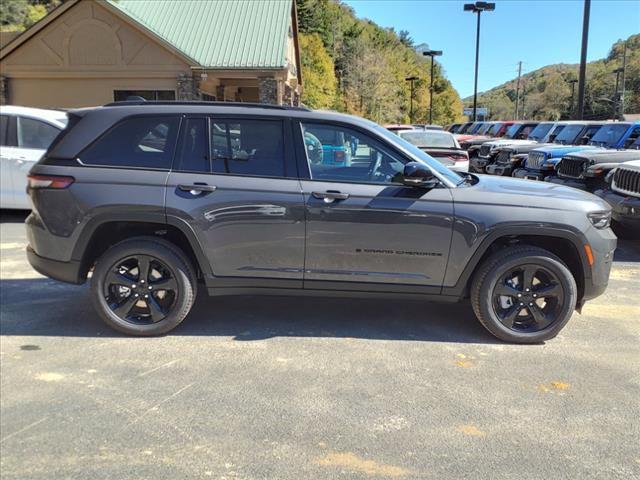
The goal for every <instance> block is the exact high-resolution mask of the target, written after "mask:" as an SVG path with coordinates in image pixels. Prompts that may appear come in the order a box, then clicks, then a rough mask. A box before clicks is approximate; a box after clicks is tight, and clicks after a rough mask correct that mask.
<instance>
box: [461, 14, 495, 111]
mask: <svg viewBox="0 0 640 480" xmlns="http://www.w3.org/2000/svg"><path fill="white" fill-rule="evenodd" d="M495 9H496V4H495V3H489V2H476V3H465V4H464V11H465V12H473V13H476V14H478V26H477V27H476V75H475V80H474V82H473V121H474V122H475V121H476V120H477V116H478V56H479V54H480V14H481V13H482V12H485V11H486V12H492V11H493V10H495Z"/></svg>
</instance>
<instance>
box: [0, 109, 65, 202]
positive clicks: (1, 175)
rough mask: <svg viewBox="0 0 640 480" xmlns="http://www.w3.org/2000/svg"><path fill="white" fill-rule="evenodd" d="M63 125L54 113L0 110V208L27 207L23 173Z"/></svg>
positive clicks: (59, 114)
mask: <svg viewBox="0 0 640 480" xmlns="http://www.w3.org/2000/svg"><path fill="white" fill-rule="evenodd" d="M66 125H67V116H66V114H65V113H64V112H61V111H58V110H43V109H39V108H29V107H16V106H12V105H3V106H2V107H0V182H1V183H0V208H3V209H4V208H13V209H30V208H31V203H30V200H29V197H28V196H27V192H26V190H27V173H28V172H29V170H30V169H31V167H32V166H33V165H34V164H35V163H36V162H37V161H38V160H40V158H41V157H42V155H43V154H44V152H45V151H46V150H47V148H48V147H49V145H50V144H51V142H52V141H53V139H54V138H56V136H57V135H58V133H60V131H62V130H63V129H64V128H65V126H66Z"/></svg>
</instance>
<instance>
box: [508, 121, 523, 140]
mask: <svg viewBox="0 0 640 480" xmlns="http://www.w3.org/2000/svg"><path fill="white" fill-rule="evenodd" d="M521 128H522V124H521V123H514V124H513V125H511V126H510V127H509V129H508V130H507V133H505V134H504V138H513V137H515V136H516V135H517V134H518V132H519V131H520V129H521Z"/></svg>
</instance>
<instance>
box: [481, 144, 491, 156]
mask: <svg viewBox="0 0 640 480" xmlns="http://www.w3.org/2000/svg"><path fill="white" fill-rule="evenodd" d="M490 152H491V147H490V146H489V145H482V146H481V147H480V155H482V156H483V157H488V156H489V153H490Z"/></svg>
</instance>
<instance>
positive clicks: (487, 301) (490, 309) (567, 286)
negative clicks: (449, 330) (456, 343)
mask: <svg viewBox="0 0 640 480" xmlns="http://www.w3.org/2000/svg"><path fill="white" fill-rule="evenodd" d="M531 271H534V272H536V273H535V274H534V275H535V276H534V277H531V278H532V281H531V282H527V278H528V277H526V275H527V272H531ZM520 272H522V273H520ZM529 275H530V274H529ZM512 276H513V277H512ZM505 278H506V279H507V280H506V281H505ZM521 278H522V279H523V280H522V283H521V284H514V280H515V279H518V281H519V279H521ZM535 281H538V283H537V284H536V285H534V284H533V282H535ZM526 285H531V287H530V288H529V290H527V289H526ZM503 291H506V292H507V293H508V294H507V295H498V292H503ZM536 292H538V293H536ZM546 292H548V293H549V295H548V296H547V295H546V294H545V293H546ZM512 293H513V295H512ZM552 294H553V295H552ZM533 297H536V298H533ZM577 298H578V289H577V286H576V281H575V278H574V277H573V275H572V273H571V271H570V270H569V268H568V267H567V266H566V265H565V264H564V262H562V260H560V259H559V258H558V257H557V256H555V255H554V254H552V253H551V252H549V251H547V250H544V249H542V248H538V247H532V246H513V247H508V248H506V249H503V250H500V251H499V252H497V253H495V254H494V255H492V256H491V257H489V258H488V259H487V260H486V261H485V262H484V263H482V265H481V266H480V267H479V268H478V270H477V271H476V274H475V275H474V278H473V281H472V285H471V305H472V307H473V311H474V312H475V314H476V317H477V318H478V320H479V321H480V323H481V324H482V325H483V326H484V327H485V328H486V329H487V330H488V331H489V332H491V334H493V335H494V336H495V337H497V338H499V339H500V340H503V341H505V342H512V343H540V342H544V341H545V340H549V339H551V338H553V337H555V336H556V335H557V334H558V332H560V330H562V328H564V326H565V325H566V324H567V322H568V321H569V319H570V318H571V315H572V314H573V311H574V310H575V307H576V302H577ZM523 305H524V306H523ZM530 305H531V307H530ZM540 305H543V307H540ZM503 307H504V308H503ZM515 310H518V313H517V314H516V316H515V317H514V319H513V324H512V325H511V326H510V325H509V323H510V322H511V317H512V316H513V313H512V312H514V311H515ZM523 314H524V315H523ZM547 322H549V323H548V324H547Z"/></svg>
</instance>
